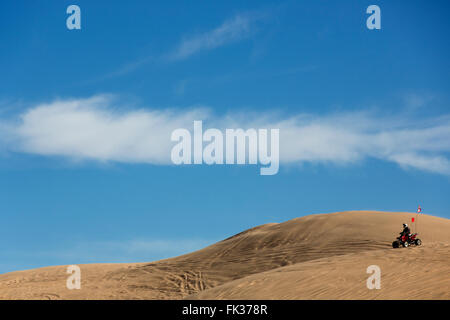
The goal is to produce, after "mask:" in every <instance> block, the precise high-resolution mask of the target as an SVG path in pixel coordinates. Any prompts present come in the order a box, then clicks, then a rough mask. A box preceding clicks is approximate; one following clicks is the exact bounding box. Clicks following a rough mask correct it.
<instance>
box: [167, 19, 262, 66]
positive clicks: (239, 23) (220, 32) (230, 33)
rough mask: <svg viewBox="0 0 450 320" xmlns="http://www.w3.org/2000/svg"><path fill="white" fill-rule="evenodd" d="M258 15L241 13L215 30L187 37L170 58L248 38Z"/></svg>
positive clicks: (179, 57)
mask: <svg viewBox="0 0 450 320" xmlns="http://www.w3.org/2000/svg"><path fill="white" fill-rule="evenodd" d="M258 17H259V16H257V15H250V14H239V15H236V16H234V17H233V18H231V19H229V20H226V21H225V22H224V23H222V25H220V26H218V27H217V28H215V29H213V30H210V31H207V32H205V33H201V34H197V35H194V36H190V37H185V38H184V39H183V40H182V41H181V43H180V44H179V45H178V46H177V48H176V50H175V51H174V52H172V53H171V54H170V55H169V59H171V60H181V59H185V58H188V57H189V56H192V55H194V54H196V53H198V52H200V51H204V50H211V49H215V48H217V47H221V46H224V45H227V44H229V43H233V42H236V41H239V40H242V39H244V38H247V37H249V36H250V35H251V34H252V32H253V31H254V29H253V24H254V22H255V21H256V20H257V19H258Z"/></svg>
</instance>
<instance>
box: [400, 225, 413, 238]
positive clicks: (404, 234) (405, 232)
mask: <svg viewBox="0 0 450 320" xmlns="http://www.w3.org/2000/svg"><path fill="white" fill-rule="evenodd" d="M410 233H411V230H410V229H409V227H408V225H407V224H406V223H404V224H403V231H402V232H401V235H402V236H406V238H407V239H409V235H410Z"/></svg>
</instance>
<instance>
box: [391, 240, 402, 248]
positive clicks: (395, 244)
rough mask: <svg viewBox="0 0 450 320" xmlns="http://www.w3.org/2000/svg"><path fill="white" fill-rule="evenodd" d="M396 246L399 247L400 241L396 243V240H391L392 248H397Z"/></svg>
mask: <svg viewBox="0 0 450 320" xmlns="http://www.w3.org/2000/svg"><path fill="white" fill-rule="evenodd" d="M398 247H400V243H398V241H394V242H392V248H395V249H396V248H398Z"/></svg>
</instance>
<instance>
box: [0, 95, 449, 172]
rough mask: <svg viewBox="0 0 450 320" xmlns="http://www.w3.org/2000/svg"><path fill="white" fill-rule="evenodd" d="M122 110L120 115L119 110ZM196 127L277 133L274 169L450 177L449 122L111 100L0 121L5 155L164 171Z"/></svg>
mask: <svg viewBox="0 0 450 320" xmlns="http://www.w3.org/2000/svg"><path fill="white" fill-rule="evenodd" d="M122 110H124V109H122ZM194 120H204V126H205V127H208V128H211V127H214V128H220V129H224V128H244V129H247V128H279V129H280V162H281V163H285V164H301V163H304V162H310V163H322V164H327V163H335V164H352V163H356V162H358V161H362V160H364V159H367V158H375V159H380V160H383V161H389V162H394V163H397V164H398V165H400V166H401V167H402V168H414V169H419V170H425V171H429V172H436V173H440V174H446V175H450V161H449V158H448V154H449V152H450V116H449V115H441V116H440V117H438V118H426V119H425V118H420V119H417V118H410V117H408V116H407V115H397V116H392V115H382V114H377V113H375V112H352V113H337V114H327V115H310V114H297V115H289V116H284V117H283V116H280V115H275V114H270V113H252V114H250V113H248V112H247V113H241V114H235V113H233V114H229V115H223V116H219V115H217V114H214V113H213V112H211V111H210V110H208V109H207V108H193V109H190V110H185V109H183V110H176V109H165V110H150V109H129V108H126V110H125V111H120V110H119V108H118V107H117V106H116V105H115V103H114V99H112V98H111V97H108V96H94V97H91V98H88V99H72V100H58V101H54V102H51V103H46V104H39V105H36V106H34V107H31V108H30V109H28V110H26V111H24V112H22V113H21V114H19V115H18V116H17V117H16V118H14V119H9V120H3V121H2V122H0V130H1V137H2V139H1V140H2V141H0V142H2V145H3V147H4V149H7V150H9V151H15V152H25V153H32V154H38V155H43V156H63V157H66V158H68V159H72V160H96V161H116V162H125V163H150V164H160V165H168V164H171V161H170V151H171V148H172V146H173V144H174V143H173V142H171V141H170V135H171V133H172V131H173V130H174V129H177V128H187V129H191V128H192V125H193V121H194Z"/></svg>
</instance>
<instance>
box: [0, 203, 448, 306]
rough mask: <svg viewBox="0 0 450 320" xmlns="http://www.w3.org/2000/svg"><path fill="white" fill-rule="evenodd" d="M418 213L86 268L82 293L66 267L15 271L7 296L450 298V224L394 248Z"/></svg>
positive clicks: (278, 231)
mask: <svg viewBox="0 0 450 320" xmlns="http://www.w3.org/2000/svg"><path fill="white" fill-rule="evenodd" d="M415 216H416V215H415V214H413V213H388V212H374V211H356V212H342V213H332V214H321V215H310V216H305V217H302V218H297V219H293V220H290V221H287V222H284V223H272V224H266V225H262V226H258V227H255V228H252V229H249V230H246V231H244V232H241V233H239V234H237V235H235V236H233V237H230V238H228V239H225V240H223V241H221V242H218V243H216V244H214V245H211V246H209V247H206V248H204V249H202V250H199V251H196V252H193V253H190V254H186V255H183V256H179V257H175V258H171V259H166V260H161V261H156V262H153V263H133V264H90V265H80V267H81V272H82V288H81V290H68V289H67V288H66V279H67V276H68V275H67V274H66V273H65V272H66V267H65V266H59V267H47V268H41V269H36V270H28V271H20V272H11V273H7V274H3V275H0V298H2V299H182V298H188V299H197V298H199V299H241V298H242V299H424V298H426V299H449V298H450V288H449V287H450V286H449V276H448V275H449V274H450V250H449V249H450V220H448V219H443V218H437V217H433V216H429V215H421V216H420V218H419V233H420V238H421V239H422V240H423V241H424V245H423V246H422V247H412V248H402V249H392V248H391V242H392V241H393V239H394V238H395V237H396V235H397V234H398V232H399V231H400V230H401V225H402V223H403V222H408V223H409V222H410V221H411V217H415ZM413 231H414V230H413ZM372 264H375V265H378V266H379V267H380V268H381V272H382V282H381V283H382V284H381V285H382V288H381V289H380V290H368V289H367V287H366V279H367V278H368V277H369V275H368V274H366V268H367V266H369V265H372Z"/></svg>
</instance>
